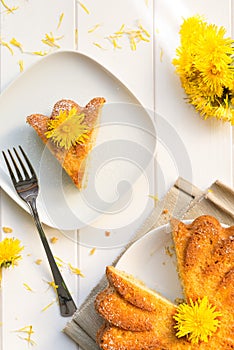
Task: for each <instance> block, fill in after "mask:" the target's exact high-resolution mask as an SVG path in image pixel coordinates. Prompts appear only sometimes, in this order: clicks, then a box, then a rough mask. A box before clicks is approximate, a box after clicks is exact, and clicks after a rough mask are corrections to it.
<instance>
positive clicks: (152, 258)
mask: <svg viewBox="0 0 234 350" xmlns="http://www.w3.org/2000/svg"><path fill="white" fill-rule="evenodd" d="M190 222H191V221H190V220H188V221H185V223H190ZM176 265H177V264H176V254H175V250H174V244H173V240H172V236H171V230H170V225H169V224H167V225H163V226H160V227H158V228H156V229H155V230H152V231H150V232H149V233H147V234H146V235H145V236H143V237H142V238H141V239H139V240H138V241H136V242H135V243H134V244H133V245H132V246H131V247H130V248H129V249H128V250H127V251H126V252H125V253H124V254H123V256H122V257H121V258H120V260H119V261H118V263H117V265H116V267H117V268H118V269H120V270H123V271H126V272H127V273H130V274H132V275H134V276H135V277H137V278H139V279H140V280H142V281H143V282H145V284H146V285H147V286H148V287H149V288H152V289H154V290H156V291H157V292H159V293H161V294H162V295H163V296H165V297H166V298H168V299H169V300H171V301H172V302H175V299H176V298H183V292H182V288H181V282H180V280H179V278H178V273H177V270H176Z"/></svg>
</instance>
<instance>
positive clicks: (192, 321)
mask: <svg viewBox="0 0 234 350" xmlns="http://www.w3.org/2000/svg"><path fill="white" fill-rule="evenodd" d="M215 309H216V307H215V306H212V305H211V304H210V303H209V301H208V298H207V297H206V296H205V297H204V298H202V299H198V300H197V301H195V302H193V301H192V300H191V299H190V305H188V304H186V303H183V304H180V305H179V306H178V308H177V313H176V315H175V316H174V319H175V320H176V322H177V323H176V325H175V328H176V329H177V333H176V336H177V337H178V338H181V337H184V336H186V337H188V340H189V341H191V343H192V344H198V343H199V342H200V341H204V342H208V340H209V337H210V336H212V334H213V333H214V332H216V330H217V329H218V328H219V326H220V320H219V319H218V318H217V317H220V316H222V315H221V313H220V312H218V311H215Z"/></svg>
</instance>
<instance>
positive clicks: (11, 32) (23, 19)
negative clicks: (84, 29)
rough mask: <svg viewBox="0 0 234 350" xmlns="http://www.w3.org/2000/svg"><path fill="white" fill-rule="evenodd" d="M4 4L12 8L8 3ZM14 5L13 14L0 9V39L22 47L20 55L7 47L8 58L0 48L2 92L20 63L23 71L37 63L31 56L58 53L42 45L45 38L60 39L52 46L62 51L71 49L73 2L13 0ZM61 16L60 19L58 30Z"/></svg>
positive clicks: (16, 71)
mask: <svg viewBox="0 0 234 350" xmlns="http://www.w3.org/2000/svg"><path fill="white" fill-rule="evenodd" d="M6 3H9V6H12V1H8V2H6ZM14 4H15V5H16V6H18V9H17V10H16V11H15V12H14V13H6V12H5V11H4V8H3V6H2V5H1V39H2V40H3V41H5V42H7V43H9V42H10V41H11V39H12V38H15V39H16V40H17V41H18V42H20V43H21V44H22V48H23V52H21V50H20V49H19V48H17V47H14V46H13V45H10V47H11V48H12V50H13V55H12V53H11V52H10V51H9V49H8V48H7V47H3V46H2V47H1V89H5V88H6V86H7V85H8V84H9V83H10V82H12V81H13V80H14V79H15V78H16V77H17V76H18V75H19V74H20V68H19V63H18V62H19V61H20V60H22V61H23V63H24V69H27V68H28V67H30V66H31V65H32V64H33V63H34V62H36V61H38V60H40V59H41V56H37V55H33V54H32V52H34V51H42V52H45V51H46V52H52V51H54V50H57V49H58V48H56V47H54V48H53V47H50V46H48V45H46V44H44V43H43V42H42V39H45V35H46V34H50V33H51V32H52V34H53V36H54V37H55V38H58V37H60V36H61V37H62V38H61V39H60V40H56V43H57V44H58V45H59V46H60V47H61V48H62V49H74V47H75V16H74V1H72V0H71V1H66V0H59V1H56V0H50V1H47V0H41V1H26V0H17V1H14ZM61 14H64V16H63V20H62V22H61V25H60V26H59V28H58V24H59V18H60V15H61ZM61 69H62V67H61Z"/></svg>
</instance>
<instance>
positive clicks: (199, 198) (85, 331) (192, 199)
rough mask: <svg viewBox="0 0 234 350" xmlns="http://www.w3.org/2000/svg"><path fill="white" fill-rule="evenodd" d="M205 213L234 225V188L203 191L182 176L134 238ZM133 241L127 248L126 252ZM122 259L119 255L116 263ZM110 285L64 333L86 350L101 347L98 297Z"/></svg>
mask: <svg viewBox="0 0 234 350" xmlns="http://www.w3.org/2000/svg"><path fill="white" fill-rule="evenodd" d="M204 214H208V215H213V216H215V217H216V218H217V219H218V220H219V221H220V222H222V223H224V224H227V225H234V191H233V190H232V189H231V188H229V187H227V186H226V185H224V184H223V183H221V182H220V181H216V182H215V183H213V184H212V186H211V187H210V188H209V189H208V190H206V191H205V192H203V191H201V190H199V189H198V188H197V187H195V186H193V185H192V184H191V183H189V182H188V181H186V180H184V179H182V178H179V179H178V180H177V181H176V183H175V184H174V185H173V186H172V187H171V189H170V190H169V191H168V193H167V194H166V196H165V197H164V198H163V199H162V200H161V201H159V202H158V204H157V206H156V207H155V208H154V209H153V211H152V213H151V215H150V216H149V217H148V218H147V220H146V221H145V223H144V224H143V226H142V227H141V228H140V229H139V230H138V232H137V233H136V235H135V236H134V241H135V240H136V239H138V238H140V237H142V236H143V235H145V234H146V233H147V232H149V231H150V230H152V229H153V228H156V227H158V226H161V225H163V224H166V223H168V221H169V219H170V217H171V216H173V217H176V218H178V219H194V218H196V217H198V216H200V215H204ZM132 242H133V241H132ZM132 242H130V243H129V244H128V245H127V246H126V247H125V248H124V250H123V252H122V254H123V253H124V252H125V251H126V249H127V248H128V247H129V246H130V245H131V244H132ZM118 259H119V257H118V258H117V259H116V260H115V262H114V263H113V265H115V263H116V262H117V261H118ZM106 284H107V282H106V278H105V276H104V277H103V278H102V280H101V281H100V282H99V283H98V285H97V286H96V287H95V288H94V289H93V290H92V291H91V293H90V295H89V296H88V297H87V299H86V300H85V302H84V303H83V305H82V306H81V307H80V308H79V310H77V311H76V313H75V314H74V316H73V318H72V320H71V321H70V322H69V323H68V324H67V325H66V327H65V329H64V332H65V333H66V334H67V335H68V336H69V337H71V338H72V339H73V340H74V341H75V342H76V343H77V344H79V345H80V347H81V348H82V349H83V350H98V349H100V348H99V346H98V345H97V344H96V342H95V337H96V333H97V330H98V329H99V327H100V326H101V325H102V323H103V320H102V318H101V317H100V316H99V315H97V313H96V311H95V309H94V300H95V298H96V295H97V293H99V292H100V291H101V290H103V289H104V288H105V286H106Z"/></svg>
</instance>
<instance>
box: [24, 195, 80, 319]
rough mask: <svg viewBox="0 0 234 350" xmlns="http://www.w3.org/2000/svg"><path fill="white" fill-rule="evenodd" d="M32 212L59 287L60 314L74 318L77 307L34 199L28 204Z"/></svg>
mask: <svg viewBox="0 0 234 350" xmlns="http://www.w3.org/2000/svg"><path fill="white" fill-rule="evenodd" d="M27 204H28V206H29V209H30V212H31V214H32V216H33V219H34V221H35V224H36V227H37V230H38V232H39V235H40V238H41V241H42V244H43V246H44V248H45V252H46V255H47V258H48V261H49V264H50V267H51V271H52V274H53V278H54V282H55V284H56V286H58V288H57V289H56V290H57V294H58V300H59V307H60V313H61V316H63V317H69V316H72V315H73V314H74V312H75V311H76V309H77V307H76V305H75V303H74V301H73V299H72V297H71V294H70V292H69V290H68V288H67V286H66V284H65V282H64V280H63V278H62V275H61V273H60V271H59V269H58V266H57V264H56V262H55V260H54V257H53V254H52V252H51V249H50V246H49V244H48V241H47V238H46V235H45V233H44V230H43V228H42V225H41V222H40V219H39V215H38V211H37V207H36V200H35V199H32V200H30V201H28V202H27Z"/></svg>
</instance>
